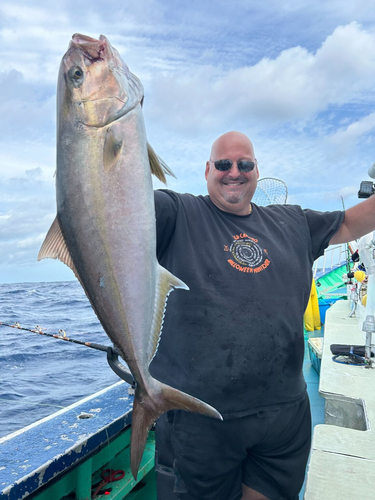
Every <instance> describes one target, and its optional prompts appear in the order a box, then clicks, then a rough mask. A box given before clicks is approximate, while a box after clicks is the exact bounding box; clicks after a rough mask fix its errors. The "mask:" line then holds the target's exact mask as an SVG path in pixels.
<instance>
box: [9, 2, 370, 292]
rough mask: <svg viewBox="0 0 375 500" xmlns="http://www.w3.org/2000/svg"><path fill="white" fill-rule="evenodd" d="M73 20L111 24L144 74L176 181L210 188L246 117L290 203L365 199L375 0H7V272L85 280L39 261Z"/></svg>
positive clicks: (90, 29) (262, 162)
mask: <svg viewBox="0 0 375 500" xmlns="http://www.w3.org/2000/svg"><path fill="white" fill-rule="evenodd" d="M74 33H82V34H85V35H89V36H91V37H94V38H98V37H99V35H100V34H103V35H105V36H106V37H107V38H108V39H109V40H110V42H111V44H112V45H113V46H114V47H116V48H117V50H118V51H119V52H120V54H121V57H122V58H123V60H124V61H125V62H126V64H127V65H128V66H129V68H130V70H131V71H132V72H133V73H134V74H136V75H137V76H138V77H139V78H140V80H141V81H142V83H143V86H144V90H145V100H144V106H143V113H144V118H145V123H146V129H147V136H148V140H149V142H150V144H151V145H152V146H153V148H154V149H155V151H156V152H157V153H158V154H159V155H160V156H161V157H162V158H163V160H164V161H165V162H166V163H167V164H168V165H169V166H170V167H171V169H172V170H173V172H174V173H175V175H176V179H173V178H170V179H169V180H168V188H169V189H173V190H175V191H178V192H190V193H193V194H206V192H207V191H206V182H205V179H204V169H205V162H206V160H207V159H208V158H209V154H210V148H211V144H212V142H213V141H214V140H215V139H216V138H217V137H218V136H219V135H221V134H222V133H224V132H227V131H229V130H239V131H241V132H244V133H245V134H247V135H248V136H249V137H250V139H251V140H252V141H253V144H254V147H255V154H256V157H257V159H258V164H259V172H260V178H265V177H274V178H277V179H280V180H282V181H284V182H285V183H286V185H287V187H288V203H293V204H299V205H301V206H302V207H303V208H312V209H316V210H341V209H342V207H343V202H344V205H345V208H349V207H351V206H353V205H355V204H356V203H358V202H359V201H360V200H358V196H357V192H358V189H359V186H360V182H361V181H364V180H370V178H369V177H368V174H367V170H368V169H369V167H370V166H371V165H372V164H373V163H374V162H375V148H374V146H375V106H374V105H375V0H364V1H358V0H356V1H352V0H347V1H345V2H342V1H337V0H331V1H330V2H325V1H322V0H320V1H316V0H314V1H311V0H300V1H299V2H295V1H293V2H292V1H290V0H285V1H284V2H278V1H276V0H269V1H267V0H265V1H263V2H249V1H248V0H246V1H245V0H241V1H238V0H232V2H227V1H224V0H219V1H209V2H208V1H202V0H201V1H199V2H198V1H196V0H191V1H189V2H181V1H179V0H177V1H174V2H172V1H169V2H168V1H166V0H137V2H134V1H128V0H121V1H119V0H118V1H116V0H109V1H106V2H95V1H93V0H91V1H90V2H88V1H86V0H83V1H79V0H78V1H77V0H75V1H74V2H73V1H72V0H65V1H60V0H55V1H54V2H47V1H44V0H35V1H34V2H32V4H31V2H26V1H19V0H17V1H16V2H14V1H12V3H10V2H7V1H6V0H3V1H2V2H1V4H0V41H1V49H2V50H1V55H0V62H1V64H0V283H12V282H27V281H59V280H75V277H74V275H73V273H72V271H71V270H70V269H69V268H68V267H66V266H65V265H64V264H62V263H61V262H59V261H55V260H50V259H48V260H43V261H41V262H37V254H38V251H39V248H40V246H41V244H42V242H43V240H44V237H45V235H46V233H47V231H48V229H49V227H50V225H51V223H52V221H53V219H54V217H55V212H56V201H55V181H54V172H55V169H56V124H55V123H56V83H57V75H58V68H59V64H60V61H61V58H62V56H63V55H64V53H65V51H66V50H67V47H68V45H69V41H70V39H71V37H72V35H73V34H74ZM154 186H155V188H160V187H162V185H161V184H160V182H159V181H155V183H154ZM342 200H343V202H342Z"/></svg>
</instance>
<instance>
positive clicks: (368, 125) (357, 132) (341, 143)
mask: <svg viewBox="0 0 375 500" xmlns="http://www.w3.org/2000/svg"><path fill="white" fill-rule="evenodd" d="M369 132H375V113H370V114H369V115H367V116H364V117H363V118H361V119H360V120H357V121H355V122H353V123H351V124H350V125H348V126H347V127H346V128H343V129H341V130H338V131H337V132H336V133H335V134H332V135H331V136H330V137H329V139H328V140H329V141H330V142H331V143H332V144H333V145H334V146H337V147H339V148H340V149H341V152H342V153H343V154H345V153H346V152H348V151H349V150H350V149H352V148H353V146H355V145H356V144H358V142H359V141H360V140H361V139H362V138H363V136H364V135H367V134H368V133H369ZM373 142H375V137H374V139H373Z"/></svg>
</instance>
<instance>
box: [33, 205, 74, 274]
mask: <svg viewBox="0 0 375 500" xmlns="http://www.w3.org/2000/svg"><path fill="white" fill-rule="evenodd" d="M48 258H49V259H59V260H61V262H63V263H64V264H66V265H67V266H68V267H70V269H71V270H72V271H73V272H74V274H75V275H76V276H77V278H78V279H79V276H78V273H77V269H76V267H75V265H74V264H73V260H72V257H71V255H70V252H69V250H68V247H67V246H66V243H65V238H64V235H63V234H62V232H61V228H60V223H59V219H58V216H57V215H56V217H55V220H54V221H53V222H52V226H51V227H50V228H49V231H48V233H47V236H46V238H45V240H44V242H43V244H42V246H41V248H40V250H39V253H38V260H42V259H48Z"/></svg>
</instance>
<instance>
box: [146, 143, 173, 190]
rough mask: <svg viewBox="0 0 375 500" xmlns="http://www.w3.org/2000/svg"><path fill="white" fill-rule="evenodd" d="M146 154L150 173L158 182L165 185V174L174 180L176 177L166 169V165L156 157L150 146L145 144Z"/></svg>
mask: <svg viewBox="0 0 375 500" xmlns="http://www.w3.org/2000/svg"><path fill="white" fill-rule="evenodd" d="M147 152H148V160H149V162H150V169H151V173H152V174H154V175H155V177H157V178H158V179H159V181H161V182H163V183H164V184H167V179H166V178H165V174H167V175H171V176H172V177H174V178H175V179H176V176H175V175H174V173H173V172H172V170H171V169H170V168H169V167H168V165H167V164H166V163H165V162H164V161H163V160H162V159H161V158H160V156H158V155H157V154H156V153H155V151H154V150H153V148H152V147H151V145H150V144H149V143H147Z"/></svg>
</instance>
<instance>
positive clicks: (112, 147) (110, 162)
mask: <svg viewBox="0 0 375 500" xmlns="http://www.w3.org/2000/svg"><path fill="white" fill-rule="evenodd" d="M116 128H117V127H115V126H112V127H108V128H107V133H106V135H105V139H104V148H103V166H104V171H105V172H109V170H111V168H112V167H113V166H114V165H115V164H116V163H117V160H118V159H119V157H120V154H121V150H122V147H123V139H122V137H121V136H120V135H119V134H116Z"/></svg>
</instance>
